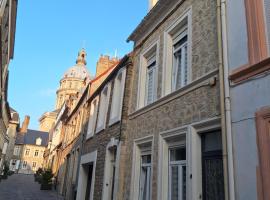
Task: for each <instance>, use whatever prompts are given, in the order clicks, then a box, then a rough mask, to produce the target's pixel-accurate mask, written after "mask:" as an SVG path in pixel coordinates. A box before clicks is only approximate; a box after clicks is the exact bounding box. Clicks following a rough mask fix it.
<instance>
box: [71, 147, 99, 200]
mask: <svg viewBox="0 0 270 200" xmlns="http://www.w3.org/2000/svg"><path fill="white" fill-rule="evenodd" d="M96 161H97V151H94V152H91V153H88V154H84V155H82V156H81V162H80V169H79V178H78V187H77V188H78V190H77V196H76V199H85V194H86V186H87V178H88V174H87V173H86V171H85V169H84V165H87V164H90V163H91V164H92V165H93V171H92V182H91V190H90V198H89V200H93V199H94V190H95V174H96Z"/></svg>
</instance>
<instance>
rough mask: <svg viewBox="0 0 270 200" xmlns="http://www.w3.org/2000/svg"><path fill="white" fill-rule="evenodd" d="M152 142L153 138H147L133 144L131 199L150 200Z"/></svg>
mask: <svg viewBox="0 0 270 200" xmlns="http://www.w3.org/2000/svg"><path fill="white" fill-rule="evenodd" d="M152 141H153V136H148V137H145V138H141V139H136V140H135V142H134V146H133V164H132V181H131V182H132V184H131V199H138V200H150V199H151V198H152V194H151V189H152Z"/></svg>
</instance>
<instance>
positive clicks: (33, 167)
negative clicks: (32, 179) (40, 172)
mask: <svg viewBox="0 0 270 200" xmlns="http://www.w3.org/2000/svg"><path fill="white" fill-rule="evenodd" d="M36 166H37V163H36V162H33V163H32V169H33V170H35V169H36Z"/></svg>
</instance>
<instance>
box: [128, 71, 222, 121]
mask: <svg viewBox="0 0 270 200" xmlns="http://www.w3.org/2000/svg"><path fill="white" fill-rule="evenodd" d="M216 75H218V69H216V70H213V71H211V72H209V73H207V74H205V75H204V76H202V77H200V78H198V79H196V80H194V81H192V82H191V83H189V84H188V85H186V86H184V87H182V88H180V89H178V90H176V91H174V92H172V93H170V94H168V95H166V96H163V97H161V98H160V99H158V100H157V101H155V102H153V103H151V104H149V105H147V106H145V107H142V108H139V109H138V110H136V111H135V112H133V113H130V114H129V119H134V118H136V117H138V116H140V115H142V114H144V113H147V112H149V111H151V110H154V109H156V108H158V107H160V106H162V105H164V104H167V103H169V102H171V101H173V100H175V99H177V98H179V97H181V96H184V95H186V94H188V93H189V92H192V91H194V90H196V89H199V88H201V87H205V86H211V80H210V79H211V78H213V77H214V76H216Z"/></svg>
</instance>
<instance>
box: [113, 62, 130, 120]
mask: <svg viewBox="0 0 270 200" xmlns="http://www.w3.org/2000/svg"><path fill="white" fill-rule="evenodd" d="M120 76H121V81H119V77H120ZM125 83H126V67H124V68H122V69H121V70H120V71H119V72H118V73H117V75H116V77H115V79H114V86H113V94H112V100H111V102H112V103H111V111H110V120H109V125H113V124H115V123H116V122H118V121H120V120H121V118H122V107H123V100H124V91H125ZM115 94H119V95H115ZM115 109H116V110H115Z"/></svg>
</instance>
